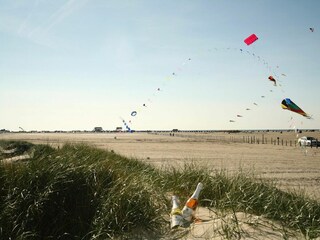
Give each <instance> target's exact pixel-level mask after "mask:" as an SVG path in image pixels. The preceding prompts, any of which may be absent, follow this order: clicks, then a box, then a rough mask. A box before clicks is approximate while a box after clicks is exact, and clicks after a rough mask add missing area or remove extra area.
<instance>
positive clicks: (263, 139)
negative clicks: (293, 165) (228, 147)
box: [242, 136, 298, 146]
mask: <svg viewBox="0 0 320 240" xmlns="http://www.w3.org/2000/svg"><path fill="white" fill-rule="evenodd" d="M242 142H244V143H251V144H273V145H281V146H297V144H298V141H297V140H284V139H280V138H279V137H277V138H270V139H268V138H266V137H264V136H262V137H261V138H259V137H256V136H243V139H242Z"/></svg>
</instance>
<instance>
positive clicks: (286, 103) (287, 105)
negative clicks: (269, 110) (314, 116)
mask: <svg viewBox="0 0 320 240" xmlns="http://www.w3.org/2000/svg"><path fill="white" fill-rule="evenodd" d="M281 107H282V108H283V109H286V110H290V111H292V112H295V113H298V114H300V115H302V116H304V117H306V118H309V119H310V118H311V117H310V116H309V115H308V114H306V113H305V112H304V111H303V110H302V109H301V108H299V107H298V106H297V105H296V104H295V103H294V102H293V101H291V99H290V98H285V99H283V100H282V102H281Z"/></svg>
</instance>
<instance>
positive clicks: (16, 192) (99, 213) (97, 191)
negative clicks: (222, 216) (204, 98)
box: [0, 141, 320, 239]
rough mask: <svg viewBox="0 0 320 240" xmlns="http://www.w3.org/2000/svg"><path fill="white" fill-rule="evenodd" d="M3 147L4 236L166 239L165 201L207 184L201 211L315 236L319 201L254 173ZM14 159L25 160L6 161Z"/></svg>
mask: <svg viewBox="0 0 320 240" xmlns="http://www.w3.org/2000/svg"><path fill="white" fill-rule="evenodd" d="M0 146H1V148H0V150H1V151H0V159H1V160H2V161H1V162H2V163H1V164H0V191H1V192H0V238H1V239H107V238H121V239H127V238H128V239H129V238H131V239H132V238H135V239H160V238H166V239H167V238H169V239H170V236H171V234H172V232H171V231H170V227H169V221H170V217H169V214H170V210H171V199H170V197H171V195H172V194H177V195H179V196H182V197H181V202H184V201H185V200H186V197H187V196H188V195H189V194H191V193H192V191H193V190H194V188H195V186H196V185H197V183H198V182H202V183H203V184H204V189H203V190H202V192H201V196H200V197H201V198H200V205H201V206H203V207H208V208H210V209H215V211H223V212H227V211H229V212H237V211H241V212H245V213H249V214H255V215H258V216H264V217H265V218H267V219H270V220H272V221H276V222H279V223H281V224H282V225H283V226H286V227H287V228H290V229H293V230H295V231H298V232H300V233H302V234H303V235H304V236H305V238H306V239H310V238H311V239H312V238H316V237H319V236H320V202H319V201H316V200H314V199H311V198H308V196H306V195H304V194H302V193H296V192H284V191H281V190H279V189H278V188H276V187H275V185H274V184H273V183H269V182H266V181H263V180H261V179H259V178H256V177H255V176H254V174H248V173H243V172H241V171H239V173H237V174H228V173H227V172H226V171H223V170H221V171H212V170H210V169H204V168H200V167H198V166H196V165H195V164H187V165H185V166H184V167H182V168H174V167H163V168H161V169H159V168H155V167H154V166H152V165H149V164H146V163H143V162H141V161H139V160H138V159H131V158H126V157H123V156H121V155H118V154H116V153H114V152H113V151H107V150H102V149H98V148H95V147H92V146H89V145H82V144H66V145H64V146H63V147H61V148H58V149H56V148H53V147H50V146H48V145H33V144H31V143H27V142H14V141H1V142H0ZM10 149H15V150H14V151H8V150H10ZM19 154H20V155H21V154H28V155H29V156H30V157H29V158H28V159H25V160H23V161H15V162H10V161H7V160H6V161H4V159H8V158H12V157H14V156H17V155H19ZM183 196H185V198H183ZM239 234H240V233H239ZM225 236H226V239H228V238H230V239H233V235H232V234H231V235H230V234H229V235H228V234H227V233H226V235H225ZM237 238H239V235H238V237H237Z"/></svg>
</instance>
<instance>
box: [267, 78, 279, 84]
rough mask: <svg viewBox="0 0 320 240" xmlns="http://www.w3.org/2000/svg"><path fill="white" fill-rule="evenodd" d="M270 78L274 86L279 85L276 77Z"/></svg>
mask: <svg viewBox="0 0 320 240" xmlns="http://www.w3.org/2000/svg"><path fill="white" fill-rule="evenodd" d="M268 79H269V80H270V81H272V82H273V85H274V86H277V81H276V80H275V79H274V77H272V76H269V77H268Z"/></svg>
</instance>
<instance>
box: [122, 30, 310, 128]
mask: <svg viewBox="0 0 320 240" xmlns="http://www.w3.org/2000/svg"><path fill="white" fill-rule="evenodd" d="M309 30H310V31H311V32H314V28H309ZM257 40H258V37H257V36H256V35H255V34H251V35H250V36H249V37H247V38H246V39H244V42H245V44H246V45H247V46H249V45H251V44H253V43H254V42H255V41H257ZM215 50H218V49H217V48H215ZM226 50H230V48H227V49H226ZM235 50H240V52H241V53H242V52H243V51H244V50H243V49H236V48H235ZM246 52H247V53H248V54H249V55H252V56H253V57H255V58H257V59H258V60H259V61H260V60H262V61H263V64H264V65H266V67H267V68H268V70H270V72H272V70H273V68H272V67H271V66H269V64H268V62H266V61H265V60H264V59H262V58H261V57H260V56H257V55H255V54H254V53H251V52H250V51H246ZM190 61H191V58H188V59H186V60H185V61H184V62H183V64H182V67H183V66H185V65H186V64H187V63H188V62H190ZM182 67H180V68H179V71H181V69H182ZM277 68H278V66H277ZM272 73H273V75H270V76H268V80H269V81H271V82H272V83H273V86H280V87H281V83H280V81H277V79H278V78H280V76H279V75H277V74H276V73H275V72H274V71H273V72H272ZM176 75H177V74H176V72H172V74H171V76H170V77H168V78H167V79H169V80H170V79H171V78H174V77H176ZM281 76H284V77H286V74H284V73H282V74H281ZM160 91H161V88H160V87H158V88H156V92H160ZM270 92H272V90H270ZM153 96H155V94H153ZM261 97H262V98H264V97H265V96H261ZM148 102H149V103H151V102H152V100H151V99H150V98H149V99H148ZM253 104H254V105H255V106H258V104H257V103H256V102H254V103H253ZM281 107H282V109H285V110H289V111H291V112H294V113H297V114H300V115H302V116H304V117H306V118H308V119H311V116H310V115H309V114H307V113H306V112H305V111H303V110H302V109H301V108H300V107H299V106H298V105H297V104H295V103H294V102H293V101H292V100H291V99H290V98H284V99H283V100H282V102H281ZM144 108H147V103H143V104H142V106H140V107H139V108H138V109H135V110H132V111H131V113H130V119H129V121H128V122H127V121H126V120H125V119H123V118H121V120H122V122H123V125H124V126H125V128H126V130H127V131H128V132H132V131H133V130H132V127H131V126H132V122H133V119H134V118H135V117H136V116H137V115H139V114H140V113H141V112H142V110H143V109H144ZM246 110H251V109H250V108H246ZM236 117H238V118H242V117H243V115H240V114H237V115H236ZM229 122H236V121H235V120H234V119H230V120H229Z"/></svg>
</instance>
